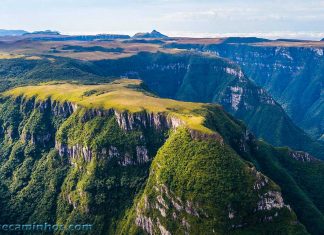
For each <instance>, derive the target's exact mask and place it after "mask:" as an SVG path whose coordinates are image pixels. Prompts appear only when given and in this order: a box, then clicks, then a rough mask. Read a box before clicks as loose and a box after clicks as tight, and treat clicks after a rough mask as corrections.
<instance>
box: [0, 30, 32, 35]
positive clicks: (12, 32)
mask: <svg viewBox="0 0 324 235" xmlns="http://www.w3.org/2000/svg"><path fill="white" fill-rule="evenodd" d="M26 33H28V32H27V31H25V30H10V29H0V36H20V35H23V34H26Z"/></svg>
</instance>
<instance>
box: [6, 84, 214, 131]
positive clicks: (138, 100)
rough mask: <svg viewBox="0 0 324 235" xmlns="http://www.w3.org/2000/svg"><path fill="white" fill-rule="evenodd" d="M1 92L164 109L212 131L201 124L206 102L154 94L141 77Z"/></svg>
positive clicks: (93, 105)
mask: <svg viewBox="0 0 324 235" xmlns="http://www.w3.org/2000/svg"><path fill="white" fill-rule="evenodd" d="M2 95H4V96H13V97H18V96H23V97H25V98H33V97H35V98H36V99H37V100H46V99H48V98H51V99H53V100H56V101H59V102H65V101H67V102H72V103H74V104H76V105H78V106H81V107H85V108H98V109H116V110H119V111H129V112H132V113H136V112H141V111H148V112H153V113H166V114H167V115H171V116H174V117H177V118H179V119H180V120H182V121H183V122H184V124H185V125H187V126H188V128H191V129H195V130H199V131H203V132H206V133H212V131H211V130H210V129H208V128H206V127H205V126H204V125H203V123H204V120H205V118H204V116H203V115H202V114H201V113H203V112H202V111H203V110H204V109H205V106H207V105H206V104H201V103H192V102H180V101H175V100H171V99H162V98H158V97H155V96H154V95H152V94H151V93H149V92H147V91H146V90H145V89H143V87H142V82H141V81H140V80H130V79H122V80H118V81H115V82H112V83H108V84H100V85H80V84H75V83H74V84H73V83H55V82H51V83H43V84H40V85H38V86H25V87H18V88H15V89H12V90H9V91H6V92H4V93H3V94H2Z"/></svg>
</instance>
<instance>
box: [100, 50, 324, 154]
mask: <svg viewBox="0 0 324 235" xmlns="http://www.w3.org/2000/svg"><path fill="white" fill-rule="evenodd" d="M95 65H96V67H98V68H101V69H102V73H103V74H106V75H113V76H121V77H129V78H138V79H142V80H143V81H145V83H146V84H147V86H148V87H149V88H150V89H151V90H152V91H154V92H155V93H157V94H158V95H159V96H161V97H167V98H172V99H177V100H184V101H191V102H205V103H219V104H221V105H223V106H224V108H225V110H226V111H228V112H230V113H231V114H233V115H234V116H235V117H236V118H238V119H241V120H243V121H244V122H245V123H246V124H247V125H248V127H249V128H250V129H251V131H252V132H253V133H255V134H256V136H257V137H259V138H263V139H265V140H266V141H268V142H270V143H271V144H273V145H275V146H289V147H291V148H294V149H297V150H302V151H307V152H310V153H311V154H313V155H315V156H316V157H318V158H323V157H324V155H323V153H324V145H323V144H321V143H318V142H316V141H314V140H312V139H311V138H310V137H308V135H307V134H306V133H305V132H304V131H302V130H301V129H300V128H299V127H297V126H296V125H295V124H294V123H293V122H292V121H291V119H290V118H289V116H288V115H287V114H286V113H285V111H284V109H283V108H282V107H281V106H280V105H279V104H278V103H277V102H276V101H275V100H274V99H273V98H272V97H271V96H270V95H269V94H268V93H267V91H266V90H265V89H263V88H260V87H258V86H256V85H255V84H254V83H253V82H252V81H250V80H249V79H248V77H247V76H246V75H245V73H244V72H243V70H242V69H241V68H240V67H239V66H238V65H237V64H235V63H234V62H231V61H228V60H225V59H221V58H218V57H215V56H211V55H210V54H197V53H182V54H176V55H169V54H164V53H156V54H152V53H140V54H138V55H136V56H133V57H130V58H124V59H120V60H105V61H98V62H95ZM315 113H318V112H315ZM319 118H320V115H319Z"/></svg>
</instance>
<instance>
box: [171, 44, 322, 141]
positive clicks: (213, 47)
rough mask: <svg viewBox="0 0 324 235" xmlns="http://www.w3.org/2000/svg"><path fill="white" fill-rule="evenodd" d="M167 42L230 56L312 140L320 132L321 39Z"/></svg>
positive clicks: (180, 46)
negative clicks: (209, 42) (314, 40)
mask: <svg viewBox="0 0 324 235" xmlns="http://www.w3.org/2000/svg"><path fill="white" fill-rule="evenodd" d="M228 40H229V39H227V40H224V41H222V42H221V43H213V44H206V43H198V44H197V43H196V42H195V40H191V41H190V40H188V41H187V42H186V43H179V42H177V43H171V44H169V45H167V46H168V47H172V48H181V49H197V50H200V51H208V52H213V53H216V54H217V55H219V56H221V57H224V58H228V59H231V60H232V61H234V62H235V63H237V64H238V65H240V66H241V67H242V70H243V71H244V72H245V73H246V75H247V76H248V77H249V78H250V79H252V80H253V81H254V82H255V83H256V84H257V85H259V86H260V87H263V88H264V89H265V90H267V91H268V92H269V94H271V96H272V97H273V98H274V99H275V100H276V101H277V102H278V103H279V104H280V105H281V106H282V107H283V108H284V110H285V111H286V112H287V114H288V115H289V116H290V117H291V119H292V120H293V122H294V123H296V124H297V125H298V126H299V127H301V128H302V129H304V130H305V131H306V132H307V133H308V134H310V135H311V136H312V137H313V138H315V139H320V138H321V136H323V133H324V119H323V118H322V117H323V116H324V113H323V104H324V98H323V94H322V93H323V92H322V88H323V80H324V79H323V76H322V75H321V74H323V68H324V66H323V62H324V56H323V48H324V44H323V42H312V41H302V40H286V39H281V40H277V41H266V40H265V41H263V42H262V41H261V40H260V41H257V40H255V41H253V40H252V39H250V38H245V39H244V40H243V42H244V43H242V41H238V40H233V39H231V40H230V42H231V43H229V41H228Z"/></svg>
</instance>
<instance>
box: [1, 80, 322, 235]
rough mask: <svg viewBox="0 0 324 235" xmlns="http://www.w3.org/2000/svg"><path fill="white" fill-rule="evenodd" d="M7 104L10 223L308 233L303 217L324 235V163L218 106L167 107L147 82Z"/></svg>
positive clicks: (4, 169)
mask: <svg viewBox="0 0 324 235" xmlns="http://www.w3.org/2000/svg"><path fill="white" fill-rule="evenodd" d="M116 91H118V92H116ZM1 99H2V102H1V107H0V109H1V112H0V113H1V114H0V122H1V128H2V131H1V133H2V134H1V136H0V140H1V147H0V152H1V155H2V156H3V157H2V158H1V168H0V177H1V179H2V181H1V187H0V188H1V203H2V205H4V204H6V207H3V206H1V208H2V212H1V213H0V217H1V220H2V221H4V222H6V221H20V222H26V223H27V222H28V221H35V220H37V221H39V222H42V221H44V222H45V221H46V222H51V223H54V222H57V223H63V224H69V223H73V222H74V221H78V222H86V223H93V224H94V225H95V226H94V227H95V231H96V232H99V233H102V232H103V231H110V232H111V233H117V234H135V233H136V231H146V232H148V233H151V232H152V231H153V232H155V233H164V232H166V231H169V232H170V233H178V232H180V233H181V232H185V231H187V232H189V233H190V234H206V229H207V230H208V231H209V232H210V233H219V234H228V233H232V234H250V233H261V232H263V233H266V232H267V233H272V234H273V233H276V232H278V231H281V232H282V231H285V234H297V233H298V234H306V231H305V230H304V228H303V226H302V225H301V224H299V223H298V222H297V218H298V220H299V221H300V222H302V223H303V224H304V225H305V226H306V228H307V229H308V231H310V232H312V233H313V234H320V233H321V231H324V230H323V227H322V225H323V224H324V223H323V221H324V219H323V215H322V211H323V207H322V206H321V200H322V198H321V196H320V195H321V194H317V191H316V190H321V187H317V188H313V187H312V186H311V184H312V183H311V182H314V177H316V179H317V182H319V181H322V180H323V176H322V174H321V173H320V172H322V168H323V164H322V162H319V161H318V160H315V159H312V158H311V157H308V155H307V154H304V153H298V152H293V151H291V150H288V149H282V150H279V149H278V150H277V149H274V148H272V147H271V146H269V145H267V144H266V143H261V142H258V141H256V140H255V139H254V137H253V136H252V135H251V134H248V133H247V130H246V128H245V127H244V126H243V125H242V123H240V122H237V121H235V120H234V119H233V118H232V117H230V116H228V115H227V114H226V113H224V111H222V109H221V108H220V107H218V106H215V105H205V104H199V103H198V104H191V103H186V102H179V101H172V100H168V99H159V98H157V97H155V96H152V95H151V94H150V93H148V92H147V91H146V89H145V87H143V85H141V83H140V82H139V81H136V80H121V81H118V82H114V83H111V84H103V85H78V84H60V83H58V84H57V83H51V84H43V85H41V86H33V87H32V86H28V87H22V88H16V89H13V90H10V91H7V92H5V93H3V94H2V98H1ZM152 102H153V103H152ZM152 104H154V105H153V106H152ZM256 146H258V147H256ZM180 155H181V156H180ZM246 160H248V161H250V162H251V163H248V162H246ZM252 163H253V164H255V165H254V166H253V165H252ZM297 169H302V170H305V171H309V172H311V173H309V174H308V176H307V178H305V179H300V178H299V175H295V173H294V172H295V171H296V170H297ZM258 171H261V172H265V173H266V175H267V176H269V177H270V178H268V177H267V176H265V175H263V174H261V173H259V172H258ZM149 172H151V173H149ZM282 175H285V176H287V177H284V178H282ZM272 178H273V179H275V181H273V180H272ZM283 179H285V180H283ZM45 182H46V184H45ZM278 185H279V186H280V187H281V188H282V189H283V191H282V192H281V189H280V187H279V186H278ZM320 185H322V184H320ZM60 188H62V191H61V190H60ZM234 188H235V190H233V189H234ZM314 190H315V191H314ZM30 192H33V193H30ZM287 202H289V205H290V207H291V208H292V209H291V208H290V207H289V206H288V204H287ZM26 203H28V205H29V206H28V207H26ZM8 205H9V206H8ZM305 210H306V211H308V212H309V214H307V215H304V214H303V213H304V211H305ZM294 211H295V212H296V213H297V217H296V215H295V212H294ZM296 222H297V223H296Z"/></svg>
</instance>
